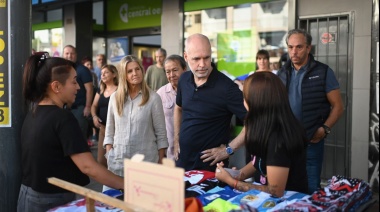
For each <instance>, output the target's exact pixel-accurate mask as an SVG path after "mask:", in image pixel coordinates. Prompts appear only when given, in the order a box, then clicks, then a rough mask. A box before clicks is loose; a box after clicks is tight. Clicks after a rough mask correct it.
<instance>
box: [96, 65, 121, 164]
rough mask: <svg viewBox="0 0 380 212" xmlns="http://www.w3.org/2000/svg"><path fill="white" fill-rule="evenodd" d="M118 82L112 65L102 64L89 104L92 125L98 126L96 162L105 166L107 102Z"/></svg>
mask: <svg viewBox="0 0 380 212" xmlns="http://www.w3.org/2000/svg"><path fill="white" fill-rule="evenodd" d="M118 84H119V75H118V73H117V69H116V67H115V66H114V65H104V66H103V67H102V69H101V81H100V89H99V91H98V92H97V93H96V94H95V98H94V101H93V102H92V106H91V114H92V119H93V122H94V126H95V127H97V128H99V140H98V162H99V163H100V164H102V165H103V166H105V167H107V159H106V157H105V156H104V155H105V154H106V150H105V149H104V148H103V141H104V134H105V129H106V121H107V111H108V103H109V101H110V96H111V94H112V93H113V92H115V91H116V89H117V85H118Z"/></svg>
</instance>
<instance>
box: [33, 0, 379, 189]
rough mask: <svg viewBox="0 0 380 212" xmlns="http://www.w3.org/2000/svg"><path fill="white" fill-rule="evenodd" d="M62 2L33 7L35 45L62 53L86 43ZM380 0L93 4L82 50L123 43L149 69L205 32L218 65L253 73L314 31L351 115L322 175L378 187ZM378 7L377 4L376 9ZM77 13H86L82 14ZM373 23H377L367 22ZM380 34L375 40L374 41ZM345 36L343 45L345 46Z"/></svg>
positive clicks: (336, 134)
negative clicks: (298, 36)
mask: <svg viewBox="0 0 380 212" xmlns="http://www.w3.org/2000/svg"><path fill="white" fill-rule="evenodd" d="M32 2H33V1H32ZM37 2H39V3H46V4H48V3H47V2H50V1H37ZM57 2H59V3H61V4H65V5H63V6H61V8H57V6H56V7H52V8H51V9H47V10H46V9H45V11H44V12H43V14H44V15H41V14H38V13H37V14H35V13H34V12H35V10H34V9H33V30H35V31H34V32H33V36H34V37H33V39H34V40H33V45H32V46H33V48H35V49H36V50H38V51H41V50H45V51H49V53H51V55H57V56H58V55H60V51H62V48H63V46H64V45H65V44H67V43H70V42H71V41H72V40H74V41H75V42H77V43H76V45H77V46H81V45H82V43H83V40H78V39H79V38H80V37H81V36H78V35H77V34H78V31H80V30H78V29H77V33H76V35H75V36H72V34H71V31H70V27H69V26H70V23H69V20H70V19H69V18H67V16H66V15H65V14H67V12H69V11H70V10H69V8H70V7H67V5H68V4H72V5H74V4H77V3H76V2H75V1H65V3H63V1H57ZM79 2H86V1H79ZM376 2H378V1H376V0H374V1H373V2H370V1H364V2H363V3H359V2H357V1H354V0H349V3H348V2H346V1H344V0H337V1H333V2H330V1H322V2H314V1H311V0H305V1H297V0H276V1H255V0H250V1H249V0H236V1H213V0H208V1H205V0H187V1H176V0H159V1H152V2H147V1H137V2H136V1H133V0H123V1H116V0H108V1H93V2H91V4H92V16H93V17H92V20H93V22H91V25H92V30H91V32H89V34H90V35H91V39H90V40H92V43H91V44H90V46H91V47H90V48H88V47H84V48H83V47H82V48H80V49H81V50H82V52H83V53H82V52H81V54H92V55H93V56H95V55H96V54H97V53H105V54H106V55H107V58H108V59H109V62H117V60H116V59H117V57H116V58H115V57H114V53H112V52H113V51H114V50H116V49H118V48H119V47H121V49H122V50H123V52H121V51H120V52H119V53H120V54H121V53H122V54H134V55H136V56H138V57H139V58H140V59H142V60H143V61H146V63H145V65H146V66H147V65H149V64H151V63H153V55H154V51H155V49H157V48H158V47H163V48H165V49H167V50H168V54H182V52H183V41H184V39H186V38H187V37H188V36H189V35H191V34H193V33H202V34H205V35H207V36H208V37H209V38H210V41H211V43H212V59H213V61H214V62H215V63H216V64H217V66H218V69H219V70H220V71H222V72H224V73H225V74H227V75H229V76H230V77H231V78H235V77H236V76H240V75H243V74H246V73H248V72H250V71H252V70H255V56H256V55H255V54H256V52H257V51H258V50H259V49H266V50H268V51H269V52H270V56H271V58H270V60H271V62H276V61H278V60H279V57H280V56H281V55H282V54H283V53H284V52H286V43H285V36H286V32H287V30H288V29H290V28H295V27H303V28H305V29H308V30H309V31H310V32H311V33H312V35H313V40H314V43H313V45H314V49H313V51H314V52H313V53H314V54H317V59H318V60H321V61H322V62H325V63H327V64H328V65H330V66H331V67H333V70H334V72H335V74H336V75H337V76H338V80H339V82H340V84H341V89H342V98H343V100H344V104H345V114H344V116H343V117H342V118H341V119H340V120H339V123H338V124H337V125H336V126H334V129H333V133H332V134H331V135H330V136H329V139H330V140H328V141H327V144H326V148H325V149H326V152H325V158H324V162H325V164H324V170H323V177H324V178H325V179H329V178H330V177H331V176H332V175H337V174H340V175H346V176H352V177H358V178H361V179H369V178H370V179H371V186H373V185H374V186H377V187H378V98H377V99H376V98H374V96H378V65H376V60H373V61H372V62H371V60H370V58H377V57H374V55H378V53H377V51H376V49H374V48H372V52H371V51H369V49H371V46H372V47H376V45H378V36H377V35H378V34H376V33H371V30H372V31H373V28H376V26H377V29H378V3H376ZM49 4H50V3H49ZM78 4H79V3H78ZM359 4H360V5H359ZM375 5H377V6H375ZM62 8H63V9H62ZM168 8H169V9H168ZM372 8H377V12H376V9H374V11H372ZM57 10H58V11H57ZM59 10H61V12H59ZM174 10H175V11H174ZM177 10H178V11H177ZM63 11H66V12H63ZM173 11H174V12H173ZM82 12H83V11H82ZM168 14H170V15H168ZM76 15H77V16H78V17H81V16H80V15H81V13H80V12H77V14H76ZM62 17H63V18H62ZM182 19H183V21H182ZM371 20H372V21H373V23H374V24H373V26H371V25H370V24H369V23H371ZM376 20H377V21H376ZM71 21H75V19H73V20H71ZM174 21H177V22H174ZM173 22H174V23H175V24H173ZM376 24H377V25H376ZM371 28H372V29H371ZM377 31H378V30H375V31H373V32H377ZM326 36H327V37H326ZM376 36H377V40H376V39H371V38H376ZM75 37H77V38H78V37H79V38H78V39H77V40H75ZM343 41H344V44H342V43H340V42H343ZM371 42H372V43H371ZM343 47H344V48H343ZM79 56H80V55H79ZM376 70H377V72H376ZM370 76H371V77H370ZM370 78H371V83H369V82H368V79H370ZM376 86H377V87H376ZM371 92H372V94H371V99H370V93H371ZM370 103H371V108H370V107H369V104H370ZM370 109H371V112H370V113H369V112H368V111H370ZM368 129H370V130H368ZM376 130H377V131H376ZM370 151H371V152H370ZM376 151H377V152H376ZM369 152H370V153H369ZM376 159H377V160H376ZM376 161H377V164H376V163H375V162H376ZM363 164H366V165H363ZM368 164H369V165H368ZM369 166H370V167H369ZM376 173H377V174H376Z"/></svg>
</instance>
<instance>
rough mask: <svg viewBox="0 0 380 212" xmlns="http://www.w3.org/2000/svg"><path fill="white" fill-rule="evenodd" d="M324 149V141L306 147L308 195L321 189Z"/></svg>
mask: <svg viewBox="0 0 380 212" xmlns="http://www.w3.org/2000/svg"><path fill="white" fill-rule="evenodd" d="M324 147H325V140H324V139H322V140H320V141H319V142H318V143H309V144H308V146H307V155H306V158H307V160H306V171H307V177H308V183H309V194H312V193H313V192H314V191H316V190H318V189H319V188H320V187H321V172H322V163H323V152H324Z"/></svg>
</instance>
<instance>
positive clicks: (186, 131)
mask: <svg viewBox="0 0 380 212" xmlns="http://www.w3.org/2000/svg"><path fill="white" fill-rule="evenodd" d="M184 58H185V60H186V61H187V63H188V66H189V68H190V70H191V71H189V72H185V73H183V74H182V75H181V78H180V80H179V82H178V88H177V97H176V106H175V109H174V133H175V134H174V155H175V159H176V165H177V166H179V167H182V168H184V169H185V170H186V171H188V170H209V171H215V168H216V165H215V163H216V161H217V160H218V158H214V156H213V155H212V154H211V152H207V151H205V150H207V149H211V148H216V147H218V149H220V150H221V151H224V152H225V154H226V155H227V156H228V155H232V154H233V153H234V148H231V147H229V146H228V142H229V135H230V130H229V129H230V123H231V117H232V115H233V114H235V115H236V117H238V118H239V119H241V120H243V119H244V116H245V114H246V112H247V111H246V109H245V108H244V105H243V94H242V92H241V91H240V89H239V88H238V86H237V85H236V84H235V83H234V82H233V81H232V80H231V79H230V78H228V77H227V76H225V75H224V74H223V73H221V72H219V71H218V70H217V69H216V66H215V65H214V64H212V63H211V44H210V41H209V39H208V38H207V37H206V36H204V35H202V34H194V35H191V36H190V37H189V38H187V40H186V42H185V52H184ZM243 139H244V129H243V130H242V132H241V133H240V134H239V135H238V136H237V137H236V138H235V140H238V141H239V142H238V143H240V142H242V141H243ZM211 160H215V162H213V161H211ZM211 162H213V163H211ZM226 163H227V165H228V161H225V164H226Z"/></svg>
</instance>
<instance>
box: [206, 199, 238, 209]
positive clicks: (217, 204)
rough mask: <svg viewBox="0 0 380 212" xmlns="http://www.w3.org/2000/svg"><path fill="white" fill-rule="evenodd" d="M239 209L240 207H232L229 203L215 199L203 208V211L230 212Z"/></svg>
mask: <svg viewBox="0 0 380 212" xmlns="http://www.w3.org/2000/svg"><path fill="white" fill-rule="evenodd" d="M239 208H240V206H238V205H234V204H232V203H231V202H228V201H226V200H223V199H220V198H217V199H215V200H214V201H212V202H211V203H210V204H208V205H207V206H204V207H203V210H204V211H205V212H207V211H209V212H211V211H212V212H225V211H230V210H234V209H239Z"/></svg>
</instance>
